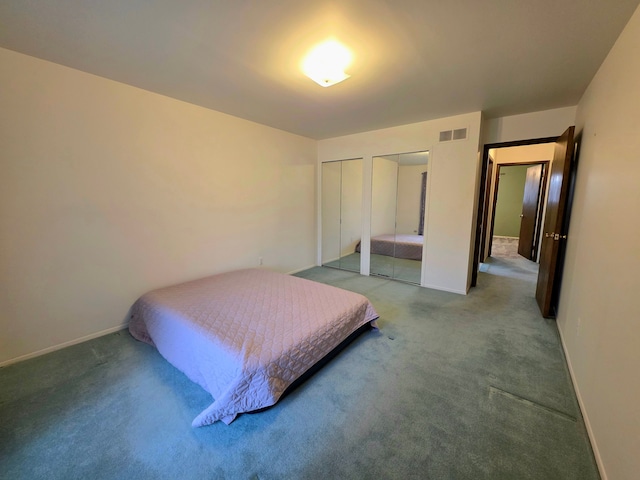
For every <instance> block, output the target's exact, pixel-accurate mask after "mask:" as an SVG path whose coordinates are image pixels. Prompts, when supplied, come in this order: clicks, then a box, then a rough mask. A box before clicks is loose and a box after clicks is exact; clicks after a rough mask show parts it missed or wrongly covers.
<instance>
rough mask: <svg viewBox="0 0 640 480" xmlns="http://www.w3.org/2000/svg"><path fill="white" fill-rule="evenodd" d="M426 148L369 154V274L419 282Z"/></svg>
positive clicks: (425, 179)
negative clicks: (422, 149) (370, 162)
mask: <svg viewBox="0 0 640 480" xmlns="http://www.w3.org/2000/svg"><path fill="white" fill-rule="evenodd" d="M427 163H428V152H426V151H425V152H416V153H402V154H396V155H385V156H380V157H374V158H373V178H372V191H373V198H372V203H371V260H370V271H371V274H372V275H379V276H384V277H389V278H393V279H396V280H402V281H405V282H409V283H415V284H420V280H421V271H422V249H423V244H424V212H425V201H426V186H427Z"/></svg>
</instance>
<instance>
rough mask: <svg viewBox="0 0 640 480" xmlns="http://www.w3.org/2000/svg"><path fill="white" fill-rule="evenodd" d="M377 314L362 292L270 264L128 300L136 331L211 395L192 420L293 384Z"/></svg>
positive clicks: (205, 419)
mask: <svg viewBox="0 0 640 480" xmlns="http://www.w3.org/2000/svg"><path fill="white" fill-rule="evenodd" d="M377 318H378V315H377V313H376V311H375V309H374V308H373V306H372V304H371V303H370V302H369V300H368V299H367V298H366V297H364V296H362V295H360V294H357V293H354V292H350V291H348V290H343V289H340V288H337V287H333V286H330V285H325V284H321V283H317V282H313V281H310V280H306V279H302V278H298V277H293V276H290V275H285V274H281V273H276V272H272V271H269V270H265V269H247V270H238V271H234V272H229V273H224V274H219V275H214V276H210V277H206V278H202V279H199V280H195V281H191V282H187V283H182V284H179V285H174V286H171V287H167V288H162V289H158V290H154V291H151V292H149V293H147V294H145V295H143V296H142V297H140V298H139V299H138V300H137V301H136V302H135V303H134V305H133V306H132V308H131V318H130V322H129V331H130V332H131V335H132V336H133V337H134V338H136V339H138V340H141V341H143V342H146V343H149V344H150V345H153V346H154V347H155V348H157V349H158V351H159V352H160V354H161V355H162V356H163V357H164V358H165V359H167V360H168V361H169V362H170V363H171V364H172V365H174V366H175V367H176V368H178V369H179V370H181V371H182V372H183V373H185V374H186V375H187V377H189V378H190V379H191V380H192V381H193V382H195V383H197V384H198V385H200V386H201V387H202V388H204V389H205V390H206V391H207V392H209V393H210V394H211V395H212V397H213V399H214V401H213V403H211V405H209V406H208V407H207V408H205V409H204V410H203V411H202V412H201V413H200V414H199V415H198V416H197V417H196V418H195V419H194V420H193V423H192V425H193V426H196V427H197V426H203V425H208V424H211V423H214V422H216V421H218V420H221V421H223V422H224V423H226V424H229V423H231V422H232V421H233V420H234V419H235V418H236V416H237V415H238V414H240V413H244V412H250V411H253V410H259V409H262V408H265V407H268V406H271V405H273V404H275V403H276V402H277V401H278V399H279V398H280V397H281V395H282V394H283V392H284V391H285V390H286V388H287V387H288V386H289V385H291V384H292V383H293V382H294V381H295V380H296V379H298V378H299V377H300V376H301V375H302V374H304V373H305V372H306V371H307V370H308V369H309V368H310V367H312V366H313V365H314V364H316V363H317V362H318V361H319V360H321V359H322V358H323V357H325V356H326V355H327V354H328V353H330V352H331V351H332V350H333V349H334V348H335V347H336V346H338V345H339V344H340V343H341V342H342V341H343V340H344V339H345V338H347V337H348V336H349V335H350V334H352V333H353V332H355V331H356V330H357V329H358V328H360V327H362V326H363V325H365V324H366V323H371V324H372V326H374V327H375V326H376V325H375V320H376V319H377Z"/></svg>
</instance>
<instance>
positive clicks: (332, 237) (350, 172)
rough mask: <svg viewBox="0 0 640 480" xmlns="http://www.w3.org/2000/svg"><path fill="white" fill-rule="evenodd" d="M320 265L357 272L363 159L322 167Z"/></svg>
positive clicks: (323, 165) (327, 163) (324, 164)
mask: <svg viewBox="0 0 640 480" xmlns="http://www.w3.org/2000/svg"><path fill="white" fill-rule="evenodd" d="M321 193H322V265H324V266H327V267H334V268H340V269H342V270H349V271H352V272H360V237H361V232H362V159H361V158H356V159H350V160H339V161H335V162H326V163H323V164H322V192H321Z"/></svg>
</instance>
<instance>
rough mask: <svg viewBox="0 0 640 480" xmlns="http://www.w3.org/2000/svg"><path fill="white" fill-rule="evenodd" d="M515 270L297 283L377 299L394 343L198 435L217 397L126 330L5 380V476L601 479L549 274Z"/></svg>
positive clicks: (498, 266)
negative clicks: (546, 313)
mask: <svg viewBox="0 0 640 480" xmlns="http://www.w3.org/2000/svg"><path fill="white" fill-rule="evenodd" d="M522 261H523V262H526V260H524V259H523V260H522ZM510 262H512V260H510V259H501V258H492V259H490V260H489V262H488V263H486V264H483V269H484V270H485V271H486V272H484V273H480V274H479V280H478V287H477V288H475V289H473V290H472V292H471V293H470V295H468V296H460V295H455V294H449V293H444V292H438V291H433V290H428V289H423V288H420V287H416V286H412V285H408V284H404V283H401V282H394V281H391V280H386V279H383V278H374V277H363V276H360V275H357V274H354V273H351V272H344V271H340V270H335V269H330V268H323V267H318V268H312V269H310V270H307V271H304V272H302V273H300V274H299V275H300V276H301V277H305V278H309V279H312V280H317V281H320V282H325V283H329V284H332V285H336V286H339V287H343V288H347V289H350V290H354V291H357V292H361V293H363V294H365V295H367V296H368V297H369V298H370V299H371V301H372V302H373V304H374V306H375V307H376V309H377V310H378V313H379V314H380V316H381V318H380V326H381V330H380V331H379V332H375V331H369V332H365V333H364V334H363V335H362V336H360V337H358V338H357V339H356V340H355V341H354V342H353V343H352V344H351V345H349V346H348V347H347V348H346V349H345V350H344V351H343V352H342V353H341V354H340V355H338V356H337V357H336V358H334V359H333V360H332V361H331V362H330V363H329V364H328V365H326V366H325V367H324V368H323V369H322V370H320V371H319V372H318V373H317V374H315V375H314V376H313V377H312V378H311V379H309V380H308V381H307V382H305V383H304V384H302V385H301V386H300V387H299V388H297V389H296V390H294V391H293V392H292V393H291V394H290V395H288V396H287V397H285V398H284V399H283V400H282V401H280V402H279V403H278V404H277V405H276V406H275V407H273V408H271V409H268V410H266V411H263V412H260V413H255V414H245V415H241V416H240V417H238V419H237V420H236V421H235V422H234V423H232V424H231V425H229V426H227V425H224V424H221V423H218V424H214V425H212V426H209V427H203V428H198V429H193V428H191V426H190V424H191V420H192V419H193V418H194V417H195V416H196V415H197V414H198V413H199V412H200V411H201V410H202V409H203V408H204V407H205V406H207V405H208V404H209V403H210V402H211V398H210V397H209V396H208V395H207V394H206V393H205V392H204V391H203V390H202V389H201V388H200V387H198V386H196V385H194V384H193V383H191V382H190V381H189V380H187V379H186V378H185V377H184V376H183V375H182V374H181V373H180V372H178V371H177V370H175V369H174V368H173V367H172V366H171V365H169V364H168V363H167V362H166V361H164V360H163V359H162V357H160V355H159V354H158V353H157V352H156V351H155V350H154V349H153V348H151V347H150V346H148V345H146V344H142V343H138V342H136V341H134V340H133V339H132V338H131V337H130V336H129V335H128V333H127V332H126V331H122V332H119V333H115V334H112V335H107V336H104V337H101V338H99V339H95V340H92V341H89V342H86V343H83V344H80V345H76V346H73V347H69V348H66V349H64V350H61V351H58V352H54V353H51V354H48V355H45V356H42V357H39V358H35V359H32V360H28V361H25V362H22V363H19V364H15V365H12V366H9V367H5V368H2V369H0V478H2V479H12V480H14V479H30V480H32V479H80V478H82V479H112V478H122V479H126V478H136V479H205V478H206V479H263V480H266V479H318V478H330V479H351V478H354V479H358V478H362V479H372V478H376V479H414V478H415V479H492V480H495V479H580V480H585V479H597V478H598V474H597V469H596V467H595V464H594V460H593V455H592V452H591V450H590V446H589V443H588V439H587V435H586V433H585V428H584V425H583V422H582V419H581V417H580V412H579V410H578V408H577V404H576V399H575V395H574V392H573V389H572V386H571V382H570V379H569V376H568V373H567V368H566V364H565V360H564V358H563V354H562V350H561V347H560V343H559V338H558V333H557V329H556V326H555V323H554V322H553V321H549V320H545V319H543V318H541V317H540V315H539V314H538V310H537V307H536V304H535V300H534V298H533V293H534V288H535V283H534V281H535V271H534V270H535V268H532V266H531V265H530V262H529V264H522V265H519V264H518V262H516V263H510ZM533 265H534V266H535V264H533ZM532 270H533V271H532Z"/></svg>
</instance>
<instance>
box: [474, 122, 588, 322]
mask: <svg viewBox="0 0 640 480" xmlns="http://www.w3.org/2000/svg"><path fill="white" fill-rule="evenodd" d="M543 144H549V148H551V146H553V154H543V155H542V157H538V158H544V157H547V156H548V157H550V160H549V168H548V170H549V173H548V178H549V180H548V182H547V189H546V190H547V192H548V193H547V194H546V195H545V197H546V200H545V201H544V202H543V203H544V211H543V213H542V217H543V221H542V223H543V226H542V228H539V234H534V237H535V235H539V241H540V253H539V271H538V274H537V281H536V290H535V292H536V294H535V298H536V302H537V303H538V306H539V307H540V312H541V313H542V316H543V317H545V318H553V317H554V316H555V315H556V310H557V303H558V298H559V292H560V286H561V283H562V265H563V262H564V252H565V249H566V239H567V232H568V229H569V217H570V210H571V200H570V198H571V197H572V185H573V184H574V181H575V175H576V157H577V155H576V152H577V150H578V142H577V141H576V139H575V126H570V127H569V128H567V129H566V130H565V131H564V132H563V133H562V135H560V136H559V137H555V138H553V137H552V138H544V139H533V140H523V141H519V142H509V143H503V144H493V145H485V146H484V153H483V157H482V168H481V170H480V172H481V176H480V188H479V198H478V200H479V201H478V209H479V211H478V216H477V219H478V221H477V224H476V239H475V248H474V258H473V267H474V268H473V269H472V277H471V286H475V285H476V283H477V279H478V270H479V268H478V267H479V266H480V262H482V260H484V259H487V258H489V257H488V249H489V248H490V246H489V248H488V247H487V245H489V244H490V242H488V241H482V240H484V239H486V238H487V236H490V235H491V234H492V233H493V232H492V231H491V228H488V227H489V225H491V224H492V221H491V222H490V221H489V214H490V213H491V210H490V209H488V208H486V205H487V201H486V197H487V195H491V189H492V188H493V189H494V190H495V191H497V179H496V176H497V175H498V173H496V174H491V175H488V172H489V170H490V169H491V170H492V171H493V170H495V171H496V172H498V171H499V168H495V167H493V166H492V165H493V163H499V162H498V161H497V160H496V159H495V158H494V159H493V162H491V161H490V152H491V151H493V154H494V156H497V155H499V154H502V152H503V151H504V152H507V151H510V150H509V149H510V148H511V147H523V146H530V147H533V146H536V148H546V147H545V146H544V145H543ZM529 150H530V151H531V149H529ZM513 151H517V152H518V153H521V152H522V151H524V150H521V149H518V148H514V149H513ZM538 155H539V154H538ZM519 161H520V162H529V163H541V161H540V160H538V161H532V159H531V158H524V159H523V158H520V159H519ZM513 163H516V162H513ZM540 201H541V199H540V198H539V199H538V203H540ZM483 207H485V208H483ZM483 243H484V248H481V246H482V244H483ZM532 254H533V252H532ZM524 256H526V249H525V254H524ZM527 261H528V260H527ZM530 263H531V264H532V265H536V266H537V265H538V264H537V263H535V262H530Z"/></svg>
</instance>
